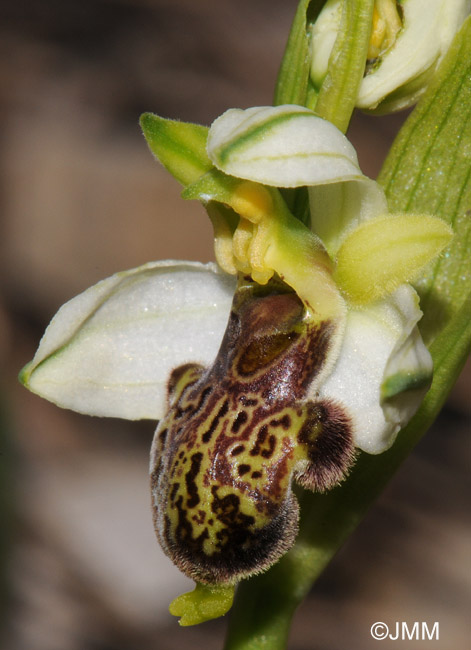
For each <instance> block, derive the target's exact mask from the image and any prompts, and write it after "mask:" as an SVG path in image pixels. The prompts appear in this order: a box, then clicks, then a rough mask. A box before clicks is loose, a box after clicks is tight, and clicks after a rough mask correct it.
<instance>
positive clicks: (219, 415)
mask: <svg viewBox="0 0 471 650" xmlns="http://www.w3.org/2000/svg"><path fill="white" fill-rule="evenodd" d="M228 410H229V401H228V400H227V399H226V401H225V402H224V404H223V405H222V406H221V408H220V409H219V411H218V412H217V413H216V415H215V416H214V418H213V420H212V422H211V424H210V425H209V429H208V430H207V431H205V433H203V435H202V436H201V438H202V440H203V442H205V443H207V442H209V441H210V440H211V437H212V435H213V433H214V432H215V430H216V428H217V426H218V424H219V422H220V420H221V418H223V417H224V416H225V415H226V413H227V412H228Z"/></svg>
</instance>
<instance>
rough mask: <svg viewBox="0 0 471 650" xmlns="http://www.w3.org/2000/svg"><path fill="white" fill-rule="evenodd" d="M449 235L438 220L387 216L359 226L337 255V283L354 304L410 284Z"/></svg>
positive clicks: (371, 299) (438, 251) (446, 242)
mask: <svg viewBox="0 0 471 650" xmlns="http://www.w3.org/2000/svg"><path fill="white" fill-rule="evenodd" d="M452 236H453V232H452V230H451V228H450V227H449V226H448V225H447V224H446V223H445V222H444V221H442V220H441V219H437V218H435V217H429V216H425V215H390V216H385V217H379V218H377V219H372V220H371V221H368V222H366V223H363V224H361V225H359V226H358V228H356V229H355V230H354V231H353V232H352V233H350V235H348V236H347V237H346V239H345V240H344V241H343V243H342V245H341V247H340V248H339V250H338V253H337V268H336V270H335V279H336V281H337V283H338V285H339V286H340V288H341V289H342V291H343V292H344V293H345V294H346V295H347V297H348V299H349V300H350V301H351V302H353V303H356V304H366V303H369V302H372V301H374V300H377V299H379V298H382V297H383V296H385V295H387V294H389V293H391V292H392V291H394V290H395V289H396V288H397V287H398V286H399V285H401V284H403V283H404V282H409V281H412V280H414V279H415V278H416V277H417V275H418V274H419V272H420V271H421V270H422V269H423V268H424V266H425V265H426V264H428V262H430V261H431V260H432V259H433V258H434V257H436V255H438V254H439V253H440V252H441V251H442V250H443V249H444V248H445V246H446V245H447V244H448V243H449V242H450V240H451V238H452Z"/></svg>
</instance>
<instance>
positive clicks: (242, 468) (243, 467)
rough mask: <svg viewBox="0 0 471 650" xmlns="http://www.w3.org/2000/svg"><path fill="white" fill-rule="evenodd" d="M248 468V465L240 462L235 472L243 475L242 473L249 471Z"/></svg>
mask: <svg viewBox="0 0 471 650" xmlns="http://www.w3.org/2000/svg"><path fill="white" fill-rule="evenodd" d="M250 470H251V467H250V465H245V464H242V465H239V467H238V468H237V473H238V474H239V476H244V474H247V473H248V472H250Z"/></svg>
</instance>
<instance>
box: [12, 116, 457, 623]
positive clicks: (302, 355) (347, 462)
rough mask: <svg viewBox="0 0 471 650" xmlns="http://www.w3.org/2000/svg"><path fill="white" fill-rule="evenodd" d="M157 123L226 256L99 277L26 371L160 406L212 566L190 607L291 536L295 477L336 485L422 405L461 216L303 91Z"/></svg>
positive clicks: (179, 488)
mask: <svg viewBox="0 0 471 650" xmlns="http://www.w3.org/2000/svg"><path fill="white" fill-rule="evenodd" d="M142 125H143V129H144V133H145V135H146V137H147V139H148V142H149V144H150V147H151V149H152V151H153V152H154V153H155V154H156V156H157V157H158V158H159V159H160V160H161V162H162V163H163V164H164V165H165V166H166V167H167V169H168V170H169V171H171V173H172V174H173V175H174V176H175V177H176V178H177V179H178V180H179V181H180V182H182V183H183V185H184V186H185V189H184V192H183V197H184V198H186V199H197V200H199V201H201V202H202V203H203V204H204V205H205V207H206V208H207V211H208V214H209V216H210V218H211V220H212V223H213V226H214V231H215V253H216V260H217V264H200V263H196V262H177V261H162V262H153V263H149V264H146V265H144V266H142V267H139V268H137V269H132V270H129V271H125V272H122V273H118V274H116V275H114V276H112V277H110V278H108V279H106V280H103V281H102V282H100V283H98V284H97V285H95V286H94V287H91V288H90V289H88V290H87V291H85V292H84V293H82V294H81V295H79V296H77V297H76V298H73V299H72V300H71V301H70V302H68V303H67V304H65V305H64V306H63V307H62V308H61V309H60V310H59V312H58V313H57V315H56V316H55V317H54V318H53V320H52V322H51V324H50V325H49V327H48V329H47V330H46V333H45V335H44V337H43V339H42V340H41V343H40V345H39V348H38V351H37V353H36V355H35V357H34V359H33V360H32V361H31V363H29V364H28V365H27V366H26V367H25V368H24V369H23V371H22V374H21V379H22V381H23V383H24V384H25V386H27V387H28V388H29V389H30V390H32V391H33V392H36V393H38V394H39V395H41V396H43V397H46V398H47V399H49V400H51V401H53V402H54V403H56V404H58V405H59V406H62V407H66V408H71V409H74V410H76V411H79V412H81V413H88V414H91V415H102V416H103V415H105V416H115V417H123V418H129V419H140V418H150V419H155V420H159V421H160V422H159V425H158V427H157V431H156V435H155V439H154V443H153V447H152V452H151V482H152V493H153V504H154V521H155V526H156V532H157V535H158V537H159V540H160V542H161V545H162V547H163V549H164V551H165V552H166V553H167V554H168V555H169V556H170V557H171V558H172V559H173V560H174V562H175V563H176V564H177V565H178V566H179V568H180V569H181V570H182V571H184V572H185V573H186V574H187V575H189V576H190V577H192V578H193V579H195V581H196V582H197V589H196V591H195V592H193V593H192V594H186V595H184V596H182V597H180V599H177V600H176V601H175V602H174V604H173V605H172V607H173V609H172V610H171V611H172V613H175V614H177V615H180V614H182V615H183V617H184V618H183V620H182V622H183V624H192V623H195V622H199V621H201V620H205V619H207V618H211V617H214V616H217V615H220V614H221V613H224V611H226V610H227V609H228V608H229V607H230V604H231V602H232V592H233V585H234V584H235V583H237V581H239V580H240V579H241V578H245V577H248V576H250V575H252V574H254V573H257V572H259V571H262V570H264V569H266V568H268V567H269V566H270V565H271V564H273V563H274V562H275V561H276V560H277V559H279V557H280V556H281V555H282V554H283V553H285V552H286V551H287V550H288V548H289V547H290V546H291V545H292V544H293V543H294V539H295V536H296V531H297V519H298V507H297V501H296V499H295V497H294V495H293V492H292V490H291V482H292V480H295V481H297V482H298V483H300V484H301V485H302V486H304V487H306V488H308V489H314V490H320V491H324V490H327V489H329V488H331V487H332V486H334V485H336V484H337V483H338V482H340V481H341V480H342V478H343V477H344V476H345V475H346V473H347V472H348V469H349V467H350V466H351V465H352V463H353V462H354V457H355V449H356V448H358V449H362V450H364V451H366V452H368V453H371V454H379V453H381V452H383V451H384V450H386V449H387V448H388V447H390V446H391V445H392V444H393V442H394V439H395V437H396V435H397V433H398V431H399V429H400V428H401V427H403V426H404V425H405V424H406V423H407V422H408V421H409V420H410V418H411V417H412V415H413V414H414V413H415V411H416V410H417V408H418V406H419V405H420V403H421V400H422V398H423V396H424V394H425V392H426V391H427V388H428V386H429V384H430V380H431V375H432V362H431V358H430V355H429V353H428V351H427V348H426V347H425V345H424V344H423V342H422V339H421V336H420V333H419V330H418V328H417V323H418V321H419V320H420V317H421V311H420V308H419V304H418V298H417V295H416V293H415V291H414V289H413V288H412V287H411V286H410V285H409V284H408V282H409V281H411V280H413V279H414V278H415V277H416V276H417V274H418V272H419V271H420V270H421V269H422V268H423V267H424V266H425V265H426V264H427V263H428V262H429V261H430V260H431V259H432V258H433V257H435V256H436V255H437V254H438V253H440V251H442V250H443V248H444V247H445V246H446V245H447V244H448V242H449V241H450V238H451V230H450V229H449V227H448V226H447V225H445V223H444V222H442V221H441V220H439V219H437V218H433V217H430V216H427V215H410V214H408V215H405V214H390V213H389V212H388V208H387V204H386V199H385V196H384V193H383V191H382V189H381V188H380V186H379V185H378V184H377V183H375V182H374V181H372V180H370V179H368V178H366V177H365V176H364V175H363V174H362V172H361V170H360V168H359V165H358V160H357V156H356V153H355V150H354V148H353V147H352V145H351V144H350V143H349V141H348V140H347V138H346V137H345V136H344V135H343V134H342V133H341V132H340V131H339V130H338V129H337V128H336V127H335V126H333V125H332V124H331V123H329V122H327V121H326V120H323V119H321V118H320V117H318V116H317V115H316V114H314V113H313V112H312V111H310V110H309V109H307V108H303V107H300V106H294V105H283V106H278V107H257V108H250V109H247V110H238V109H231V110H229V111H227V112H226V113H224V114H223V115H222V116H221V117H219V118H218V119H217V120H216V121H215V122H214V123H213V125H212V126H211V128H210V129H209V131H208V130H207V129H205V128H204V127H201V126H197V125H192V124H184V123H178V122H171V121H170V120H164V119H163V118H159V117H157V116H154V115H151V114H146V115H145V116H144V117H143V119H142ZM290 188H291V189H290ZM293 188H308V195H309V206H310V207H309V214H310V220H311V227H308V226H307V225H305V224H304V223H302V222H301V221H300V220H299V219H297V218H296V217H295V216H294V215H293V214H292V212H291V211H290V209H289V208H288V203H289V191H293ZM221 599H222V600H221ZM221 602H222V603H223V604H221Z"/></svg>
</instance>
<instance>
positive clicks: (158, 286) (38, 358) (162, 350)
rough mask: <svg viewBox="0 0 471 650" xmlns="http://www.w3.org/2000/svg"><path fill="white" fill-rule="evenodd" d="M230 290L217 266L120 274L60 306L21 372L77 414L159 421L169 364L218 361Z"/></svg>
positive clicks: (152, 267)
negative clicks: (36, 349)
mask: <svg viewBox="0 0 471 650" xmlns="http://www.w3.org/2000/svg"><path fill="white" fill-rule="evenodd" d="M234 289H235V278H234V277H232V276H228V275H226V274H225V273H222V272H221V271H220V270H219V269H218V267H217V266H216V265H215V264H206V265H205V264H201V263H199V262H175V261H162V262H151V263H149V264H145V265H144V266H141V267H139V268H136V269H131V270H129V271H124V272H122V273H117V274H116V275H113V276H112V277H110V278H107V279H106V280H103V281H102V282H99V283H98V284H96V285H95V286H93V287H90V288H89V289H87V290H86V291H84V292H83V293H82V294H80V295H78V296H76V297H75V298H73V299H72V300H70V301H69V302H68V303H66V304H65V305H63V306H62V307H61V309H60V310H59V311H58V313H57V314H56V316H55V317H54V318H53V319H52V321H51V323H50V325H49V327H48V328H47V330H46V332H45V334H44V336H43V338H42V340H41V343H40V345H39V348H38V351H37V352H36V355H35V357H34V359H33V360H32V361H31V363H30V364H28V366H26V367H25V368H24V369H23V371H22V373H21V377H20V378H21V380H22V381H23V383H24V384H25V385H26V386H27V387H28V388H29V389H30V390H32V391H33V392H35V393H38V394H39V395H41V396H42V397H45V398H47V399H49V400H50V401H52V402H54V403H55V404H57V405H58V406H62V407H65V408H70V409H73V410H75V411H78V412H80V413H87V414H89V415H102V416H111V417H121V418H127V419H132V420H134V419H141V418H150V419H159V418H161V417H162V416H163V415H164V413H165V411H166V385H167V381H168V378H169V374H170V372H171V370H172V369H173V368H175V367H176V366H179V365H181V364H184V363H189V362H193V363H200V364H203V365H208V364H210V363H212V361H213V360H214V358H215V356H216V354H217V351H218V349H219V345H220V342H221V340H222V336H223V334H224V331H225V328H226V324H227V319H228V315H229V311H230V306H231V302H232V296H233V293H234Z"/></svg>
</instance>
